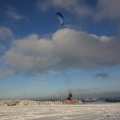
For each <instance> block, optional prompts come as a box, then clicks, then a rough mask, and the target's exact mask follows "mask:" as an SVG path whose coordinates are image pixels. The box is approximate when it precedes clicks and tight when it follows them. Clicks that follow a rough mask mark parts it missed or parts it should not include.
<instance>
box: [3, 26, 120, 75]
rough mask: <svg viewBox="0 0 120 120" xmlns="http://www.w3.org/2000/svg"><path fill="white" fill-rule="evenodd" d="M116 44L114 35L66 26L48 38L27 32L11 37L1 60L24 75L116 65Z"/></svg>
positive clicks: (119, 55) (118, 60)
mask: <svg viewBox="0 0 120 120" xmlns="http://www.w3.org/2000/svg"><path fill="white" fill-rule="evenodd" d="M103 38H104V39H103ZM119 46H120V41H119V40H117V39H115V38H111V37H107V36H96V35H93V34H88V33H86V32H83V31H76V30H73V29H68V28H66V29H60V30H58V31H56V32H55V33H54V34H53V35H52V37H51V38H49V39H45V38H40V36H38V35H36V34H31V35H29V36H27V37H24V38H23V39H19V40H14V41H13V42H12V46H11V48H10V49H9V50H8V51H6V52H5V54H4V55H3V56H2V60H3V62H4V65H9V66H11V67H12V69H15V70H16V71H17V70H18V71H22V72H23V71H24V72H26V73H27V74H38V73H42V72H46V71H49V70H53V71H54V70H65V69H69V68H81V69H93V68H97V67H105V66H112V65H117V64H120V54H119V51H120V47H119Z"/></svg>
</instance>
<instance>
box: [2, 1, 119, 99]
mask: <svg viewBox="0 0 120 120" xmlns="http://www.w3.org/2000/svg"><path fill="white" fill-rule="evenodd" d="M119 4H120V1H119V0H92V1H90V0H69V1H68V0H51V1H49V0H29V1H28V0H24V1H23V0H22V1H21V0H1V1H0V18H1V19H0V99H45V98H59V99H65V98H66V97H67V94H68V92H69V90H71V92H72V93H73V97H74V99H75V98H83V97H85V98H87V97H105V96H107V97H119V96H120V54H119V52H120V47H119V46H120V32H119V31H120V7H119ZM58 11H60V12H62V13H63V14H64V16H65V19H66V22H65V24H64V25H63V26H61V25H60V22H59V20H58V18H57V17H56V16H55V13H56V12H58Z"/></svg>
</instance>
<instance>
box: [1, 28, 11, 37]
mask: <svg viewBox="0 0 120 120" xmlns="http://www.w3.org/2000/svg"><path fill="white" fill-rule="evenodd" d="M12 36H13V33H12V31H11V29H9V28H7V27H4V26H0V38H8V37H12Z"/></svg>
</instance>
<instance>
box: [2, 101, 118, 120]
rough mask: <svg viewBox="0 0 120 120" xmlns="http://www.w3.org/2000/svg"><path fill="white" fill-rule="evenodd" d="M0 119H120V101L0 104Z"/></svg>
mask: <svg viewBox="0 0 120 120" xmlns="http://www.w3.org/2000/svg"><path fill="white" fill-rule="evenodd" d="M0 120H120V103H107V104H101V103H96V104H82V105H46V106H45V105H42V106H38V105H37V106H0Z"/></svg>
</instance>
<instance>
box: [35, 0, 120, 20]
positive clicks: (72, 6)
mask: <svg viewBox="0 0 120 120" xmlns="http://www.w3.org/2000/svg"><path fill="white" fill-rule="evenodd" d="M119 5H120V0H98V1H97V2H96V6H94V7H91V6H90V5H89V4H86V3H85V1H84V0H69V2H68V0H50V1H48V0H44V1H41V0H37V3H36V6H37V8H38V9H39V10H41V11H47V10H49V9H51V8H55V9H61V10H66V11H68V12H71V13H73V14H74V15H77V16H79V17H80V19H81V16H84V17H85V16H90V17H92V18H93V20H95V21H100V20H103V19H109V20H118V19H120V7H119Z"/></svg>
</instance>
